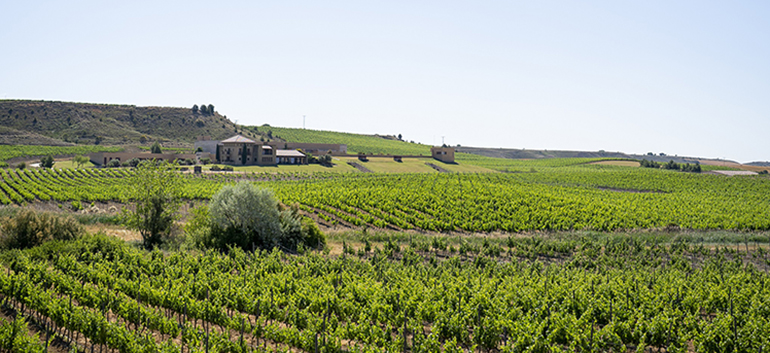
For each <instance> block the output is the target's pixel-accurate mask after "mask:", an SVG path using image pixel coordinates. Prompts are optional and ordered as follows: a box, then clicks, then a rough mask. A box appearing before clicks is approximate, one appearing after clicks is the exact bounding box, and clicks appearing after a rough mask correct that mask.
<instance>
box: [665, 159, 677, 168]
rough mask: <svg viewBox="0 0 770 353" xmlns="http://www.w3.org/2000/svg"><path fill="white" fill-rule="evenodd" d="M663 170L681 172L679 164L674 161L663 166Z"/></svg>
mask: <svg viewBox="0 0 770 353" xmlns="http://www.w3.org/2000/svg"><path fill="white" fill-rule="evenodd" d="M663 169H668V170H679V164H676V162H674V160H670V161H669V162H668V163H665V164H663Z"/></svg>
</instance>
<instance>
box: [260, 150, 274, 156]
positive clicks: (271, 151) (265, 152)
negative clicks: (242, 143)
mask: <svg viewBox="0 0 770 353" xmlns="http://www.w3.org/2000/svg"><path fill="white" fill-rule="evenodd" d="M262 154H264V155H268V156H269V155H272V154H273V150H272V149H269V148H265V149H263V150H262Z"/></svg>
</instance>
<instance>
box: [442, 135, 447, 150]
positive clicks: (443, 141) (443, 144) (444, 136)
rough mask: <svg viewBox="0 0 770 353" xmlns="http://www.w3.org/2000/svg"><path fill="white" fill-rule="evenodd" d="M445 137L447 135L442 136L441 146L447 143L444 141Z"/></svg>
mask: <svg viewBox="0 0 770 353" xmlns="http://www.w3.org/2000/svg"><path fill="white" fill-rule="evenodd" d="M444 137H446V136H441V146H442V147H443V146H444V145H446V144H445V143H444Z"/></svg>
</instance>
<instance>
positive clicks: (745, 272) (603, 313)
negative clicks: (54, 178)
mask: <svg viewBox="0 0 770 353" xmlns="http://www.w3.org/2000/svg"><path fill="white" fill-rule="evenodd" d="M619 239H620V238H619ZM421 248H422V247H421V246H420V245H419V244H416V243H411V244H407V245H406V246H403V245H400V244H395V243H391V242H390V241H388V243H387V244H386V245H385V249H384V250H383V249H380V248H379V247H375V248H374V249H373V251H367V252H366V253H365V254H364V255H361V257H360V258H359V257H352V256H340V257H334V258H330V257H324V256H322V255H318V254H310V255H303V256H290V255H286V254H283V253H281V252H278V251H274V252H259V251H258V252H256V253H246V252H243V251H240V250H231V251H230V253H229V254H221V253H218V252H208V253H203V254H190V253H186V252H172V253H165V254H164V253H162V252H157V251H156V252H152V253H147V252H142V251H141V250H137V249H134V248H131V247H130V246H128V245H125V244H123V243H121V242H119V241H117V240H109V239H107V238H104V237H99V236H96V237H87V238H84V239H83V240H80V241H78V242H75V243H70V244H67V245H61V244H58V243H49V244H48V245H46V246H43V247H41V248H38V249H32V250H28V251H25V252H12V253H7V254H5V255H4V259H5V260H6V263H7V264H8V269H7V270H3V271H0V292H2V294H3V295H4V296H5V297H6V298H13V299H14V300H16V301H18V302H19V303H20V305H21V306H22V307H28V308H30V309H31V310H34V311H36V312H38V313H39V314H41V315H43V316H45V317H48V318H50V319H51V320H53V321H54V322H55V323H56V324H57V325H59V326H62V327H66V328H68V329H69V330H72V331H77V332H80V333H82V334H83V335H85V336H86V337H88V338H89V339H90V340H91V341H92V342H94V343H95V344H99V345H105V346H107V347H109V348H115V349H118V350H120V351H122V352H145V351H164V352H175V351H176V352H178V351H180V347H184V348H182V349H186V350H187V351H194V352H200V351H205V350H206V348H207V346H208V349H209V351H212V352H246V351H253V350H258V351H260V350H264V349H265V347H268V348H270V347H273V348H276V347H283V348H284V349H285V348H286V347H291V348H294V349H300V350H302V351H308V352H316V351H318V352H343V351H349V352H382V351H389V352H395V351H410V352H439V351H444V352H461V351H469V352H473V351H478V350H485V351H488V350H495V351H502V352H567V351H569V352H575V351H610V350H612V351H627V350H628V349H640V348H643V347H657V348H658V349H660V348H662V347H665V349H666V351H668V352H687V351H688V350H690V349H693V348H694V349H695V350H696V351H698V352H731V351H739V352H753V351H759V350H760V349H761V347H767V345H768V344H769V343H770V341H768V337H770V305H769V304H768V303H770V283H769V280H770V278H768V275H767V272H766V271H767V270H766V269H767V265H768V261H767V252H766V250H764V249H763V248H758V247H756V246H754V247H753V248H754V251H753V252H752V251H749V249H748V246H747V248H746V251H743V250H742V249H739V250H735V249H732V248H722V249H719V248H717V249H716V250H711V249H709V248H708V247H704V246H703V245H702V244H698V243H674V244H671V245H670V246H660V245H659V244H657V243H647V242H645V241H639V240H634V239H631V238H626V239H620V240H618V239H616V240H614V241H606V242H599V241H593V240H590V239H575V240H571V241H565V242H558V243H557V242H551V243H549V242H548V241H538V240H532V239H509V240H508V241H507V243H506V242H501V243H491V244H487V243H486V242H485V245H484V246H483V249H479V251H478V252H476V253H472V251H471V252H466V251H464V252H463V253H464V254H463V255H460V256H456V255H448V253H446V252H442V251H441V250H435V251H434V250H430V249H421ZM491 248H497V250H495V251H491V250H490V249H491ZM554 251H556V253H557V254H559V255H558V256H556V257H553V255H550V256H548V257H545V258H544V257H543V255H544V254H545V253H551V254H553V252H554ZM437 256H439V257H441V258H444V259H437ZM447 256H448V257H447ZM519 256H521V257H519ZM542 259H551V261H552V262H551V263H550V264H549V263H548V262H542V261H541V260H542ZM553 260H557V261H553ZM108 314H109V315H108ZM260 343H262V344H260ZM266 343H269V344H266Z"/></svg>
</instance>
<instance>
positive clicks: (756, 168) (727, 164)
mask: <svg viewBox="0 0 770 353" xmlns="http://www.w3.org/2000/svg"><path fill="white" fill-rule="evenodd" d="M698 162H700V164H703V165H718V166H723V167H730V168H736V169H741V170H749V171H752V172H761V171H763V170H770V167H760V166H755V165H744V164H740V163H734V162H726V161H716V160H711V159H701V160H699V161H698Z"/></svg>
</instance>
